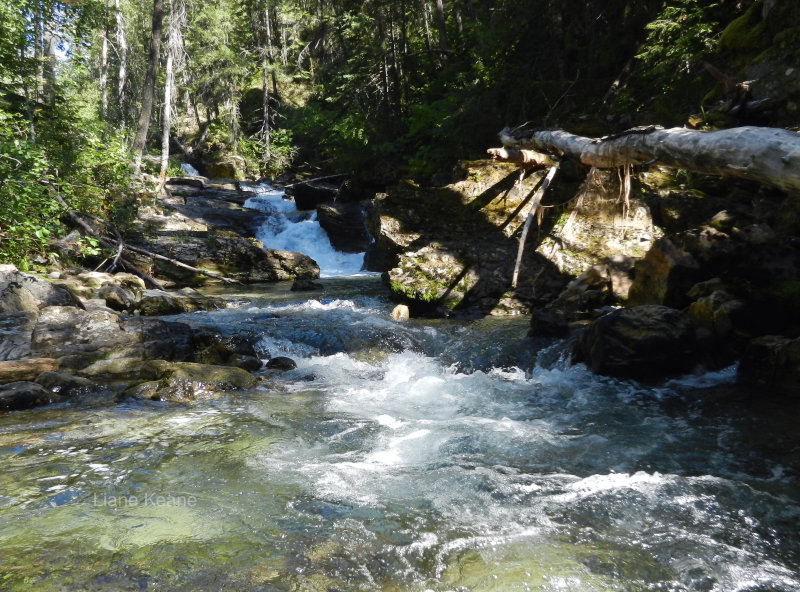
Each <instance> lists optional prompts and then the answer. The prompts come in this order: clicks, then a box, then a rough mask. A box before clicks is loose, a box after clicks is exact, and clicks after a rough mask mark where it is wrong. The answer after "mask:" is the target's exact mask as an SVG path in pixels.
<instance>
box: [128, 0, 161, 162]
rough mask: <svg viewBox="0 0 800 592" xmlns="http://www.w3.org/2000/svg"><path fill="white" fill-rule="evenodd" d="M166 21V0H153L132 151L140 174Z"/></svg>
mask: <svg viewBox="0 0 800 592" xmlns="http://www.w3.org/2000/svg"><path fill="white" fill-rule="evenodd" d="M163 21H164V0H153V24H152V30H151V34H150V52H149V55H148V59H147V73H146V74H145V78H144V87H143V95H142V110H141V112H140V113H139V123H138V125H137V126H136V135H135V136H134V138H133V144H132V145H131V152H133V156H134V159H135V161H134V170H135V172H136V174H138V173H139V172H140V171H141V170H142V153H143V152H144V145H145V142H146V141H147V131H148V130H149V129H150V116H151V115H152V114H153V102H154V100H155V94H156V69H157V68H158V57H159V54H160V53H161V28H162V26H163Z"/></svg>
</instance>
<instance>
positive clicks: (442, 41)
mask: <svg viewBox="0 0 800 592" xmlns="http://www.w3.org/2000/svg"><path fill="white" fill-rule="evenodd" d="M436 23H437V25H438V27H439V50H440V51H441V52H442V63H443V64H447V59H448V54H449V53H450V43H449V42H448V40H447V20H446V19H445V16H444V1H443V0H436Z"/></svg>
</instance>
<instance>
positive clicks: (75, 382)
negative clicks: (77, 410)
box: [36, 372, 102, 397]
mask: <svg viewBox="0 0 800 592" xmlns="http://www.w3.org/2000/svg"><path fill="white" fill-rule="evenodd" d="M36 384H40V385H42V386H43V387H45V388H46V389H47V390H49V391H50V392H52V393H55V394H57V395H59V396H62V397H76V396H79V395H85V394H87V393H90V392H94V391H99V390H102V387H100V385H98V384H97V383H96V382H93V381H91V380H89V379H88V378H82V377H80V376H72V375H71V374H64V373H61V372H42V373H41V374H39V375H38V376H37V377H36Z"/></svg>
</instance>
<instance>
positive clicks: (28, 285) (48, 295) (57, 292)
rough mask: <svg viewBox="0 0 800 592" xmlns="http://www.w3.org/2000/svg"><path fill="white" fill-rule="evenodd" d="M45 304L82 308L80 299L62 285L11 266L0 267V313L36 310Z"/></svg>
mask: <svg viewBox="0 0 800 592" xmlns="http://www.w3.org/2000/svg"><path fill="white" fill-rule="evenodd" d="M45 306H74V307H78V308H82V305H81V302H80V300H78V298H76V297H75V296H74V295H73V294H72V292H70V291H69V290H68V289H67V288H65V287H64V286H59V285H55V284H51V283H50V282H48V281H45V280H42V279H39V278H37V277H36V276H33V275H30V274H27V273H22V272H21V271H18V270H17V269H16V268H14V267H13V266H3V269H0V314H1V313H9V312H38V311H39V309H40V308H43V307H45Z"/></svg>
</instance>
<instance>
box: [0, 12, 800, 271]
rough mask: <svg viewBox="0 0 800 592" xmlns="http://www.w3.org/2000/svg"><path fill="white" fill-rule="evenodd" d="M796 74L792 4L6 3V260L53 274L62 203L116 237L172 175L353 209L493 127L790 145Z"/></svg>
mask: <svg viewBox="0 0 800 592" xmlns="http://www.w3.org/2000/svg"><path fill="white" fill-rule="evenodd" d="M792 63H794V64H797V63H800V8H798V3H797V2H796V0H755V1H753V0H740V1H735V0H718V1H710V0H668V1H664V0H637V1H636V2H632V1H630V0H499V1H498V0H493V1H490V0H395V1H391V2H389V1H379V0H336V1H331V0H211V1H204V2H200V1H192V0H153V1H152V2H150V1H149V0H148V1H133V0H72V1H63V2H54V1H50V0H0V262H12V263H15V264H17V265H19V266H21V267H23V268H25V267H28V266H31V265H35V264H45V263H47V261H48V258H49V257H52V256H53V255H51V254H49V252H50V251H49V249H48V244H49V243H50V241H52V240H53V238H54V237H55V236H56V235H58V233H59V232H60V225H59V218H60V216H61V215H63V209H64V208H63V204H62V203H61V201H60V200H64V202H66V203H67V204H69V206H70V207H72V208H75V209H80V210H82V211H84V212H87V213H90V214H94V215H97V216H103V217H107V218H110V219H111V220H112V221H113V222H114V223H115V224H117V225H118V226H120V227H124V225H125V224H126V221H129V220H130V219H131V216H133V214H134V213H135V209H136V207H137V205H138V204H139V203H140V202H141V201H142V200H143V199H147V196H148V192H150V191H152V187H149V186H147V185H146V184H142V181H141V176H140V175H138V173H139V171H140V170H144V171H145V172H149V173H152V174H154V175H160V176H161V178H163V177H164V176H166V175H168V174H176V173H178V172H179V169H178V167H177V165H178V162H180V161H181V160H188V161H191V162H193V164H195V166H197V167H199V168H200V169H201V172H206V170H208V171H210V170H211V169H212V167H213V166H214V165H216V164H218V163H220V162H224V161H229V162H232V163H233V165H234V166H233V168H232V169H231V170H232V175H242V176H250V177H253V178H258V177H262V176H267V177H270V178H274V177H276V176H278V175H280V174H282V173H285V172H286V171H289V170H297V169H299V168H303V167H305V168H308V169H312V168H313V169H314V170H320V171H332V172H339V171H347V172H353V173H357V175H358V179H359V183H360V187H361V188H362V191H363V192H364V193H365V195H368V192H369V190H371V189H372V188H377V187H380V186H381V185H382V184H386V183H388V182H391V181H392V180H395V179H397V178H399V177H401V176H403V177H410V178H414V179H415V180H417V181H418V182H420V183H429V182H431V180H432V179H433V180H434V181H435V180H436V175H437V174H438V175H442V174H443V172H446V171H447V170H449V168H450V167H451V165H452V163H453V162H454V161H455V160H457V159H465V158H475V157H478V156H480V155H481V154H483V153H484V151H485V149H486V148H487V147H488V146H490V145H492V144H494V143H496V139H495V135H496V133H497V131H498V130H499V129H501V128H502V127H503V126H504V125H518V124H522V123H525V122H528V123H529V125H534V126H541V127H566V128H568V129H570V130H572V131H578V132H581V133H586V134H605V133H609V132H613V131H616V130H621V129H625V128H628V127H630V126H632V125H638V124H662V125H683V124H687V123H688V124H690V125H692V126H694V127H699V128H713V127H720V126H730V125H737V124H741V123H759V124H766V125H782V126H791V125H796V120H797V110H798V105H797V102H796V101H797V98H798V95H799V94H800V93H799V92H798V91H800V83H798V79H800V76H798V74H800V67H798V70H797V71H795V70H793V68H792V67H790V66H786V64H792ZM795 67H797V66H795ZM744 81H750V82H749V83H747V84H744V85H742V84H741V83H742V82H744ZM745 92H746V93H747V95H748V96H749V97H754V98H755V99H757V100H758V99H760V100H762V101H763V103H762V106H763V104H766V105H767V106H768V107H769V108H768V109H761V110H759V111H758V112H757V113H756V112H751V113H744V112H743V110H742V109H740V108H738V107H740V106H741V104H742V103H741V101H740V100H739V98H741V97H739V98H737V93H738V95H741V94H742V93H745ZM734 107H736V109H735V108H734ZM169 155H172V158H171V159H168V158H167V156H169ZM204 169H206V170H204ZM56 198H59V199H56ZM78 247H79V248H80V249H84V250H91V249H93V248H96V244H92V243H91V239H89V238H83V239H80V244H79V245H78Z"/></svg>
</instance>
